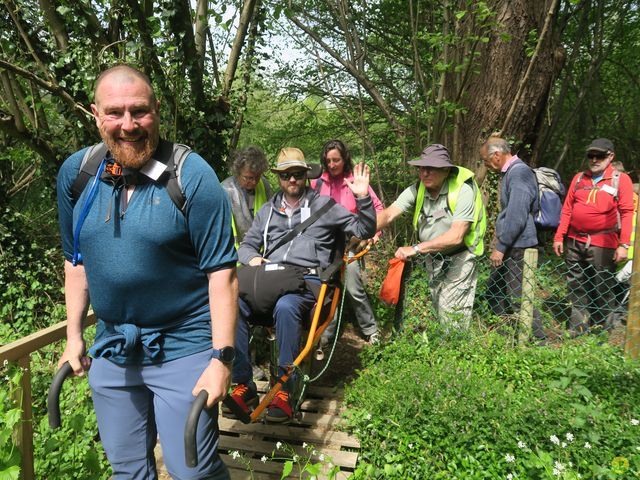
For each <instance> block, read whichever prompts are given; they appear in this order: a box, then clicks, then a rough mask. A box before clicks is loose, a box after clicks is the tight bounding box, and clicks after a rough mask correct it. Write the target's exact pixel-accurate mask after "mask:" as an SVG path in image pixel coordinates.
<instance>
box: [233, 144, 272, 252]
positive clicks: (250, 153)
mask: <svg viewBox="0 0 640 480" xmlns="http://www.w3.org/2000/svg"><path fill="white" fill-rule="evenodd" d="M268 166H269V164H268V163H267V157H265V155H264V152H263V151H262V150H260V149H259V148H258V147H254V146H249V147H245V148H243V149H241V150H236V151H235V152H233V154H232V155H231V158H230V165H229V167H230V169H231V171H232V172H233V176H231V177H229V178H227V179H225V180H224V181H223V182H222V187H223V188H224V190H225V191H226V192H227V195H229V200H231V211H232V212H233V224H232V227H233V235H234V237H235V239H236V247H237V246H238V245H239V244H240V242H242V239H243V238H244V234H245V233H246V232H247V230H249V227H251V223H252V222H253V217H254V215H255V213H256V212H257V211H258V210H260V208H261V207H262V205H264V204H265V203H266V202H267V200H269V199H270V198H271V196H272V195H273V193H272V192H271V187H270V186H269V182H267V180H266V179H265V178H263V177H262V174H263V173H264V172H265V171H266V170H267V168H268Z"/></svg>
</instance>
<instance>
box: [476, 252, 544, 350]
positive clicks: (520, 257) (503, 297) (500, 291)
mask: <svg viewBox="0 0 640 480" xmlns="http://www.w3.org/2000/svg"><path fill="white" fill-rule="evenodd" d="M524 251H525V249H524V248H511V249H509V250H507V252H506V253H505V256H504V259H503V261H502V265H500V266H499V267H498V268H493V269H491V274H490V275H489V280H488V281H487V293H486V298H487V301H488V303H489V307H491V311H492V312H493V313H494V314H495V315H498V316H502V315H507V314H513V313H517V312H519V311H520V298H521V297H522V267H523V264H524ZM538 258H539V257H538ZM533 336H534V337H535V338H538V339H542V338H545V333H544V330H543V328H542V319H541V318H540V312H539V311H538V309H537V308H534V309H533Z"/></svg>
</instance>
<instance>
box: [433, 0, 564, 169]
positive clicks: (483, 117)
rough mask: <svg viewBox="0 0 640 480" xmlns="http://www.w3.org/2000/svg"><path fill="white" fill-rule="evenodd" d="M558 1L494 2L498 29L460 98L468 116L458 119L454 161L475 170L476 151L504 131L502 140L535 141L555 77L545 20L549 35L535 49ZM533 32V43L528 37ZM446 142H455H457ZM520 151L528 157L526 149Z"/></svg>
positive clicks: (553, 38)
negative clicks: (534, 51)
mask: <svg viewBox="0 0 640 480" xmlns="http://www.w3.org/2000/svg"><path fill="white" fill-rule="evenodd" d="M555 3H557V2H556V0H493V1H492V2H490V8H491V9H492V10H493V11H494V12H495V13H496V15H495V17H494V19H495V21H496V23H497V26H495V27H494V28H493V29H492V31H491V32H490V33H488V37H489V41H488V42H486V43H480V44H479V46H478V51H479V53H480V56H479V68H478V71H479V72H480V74H479V75H476V76H475V78H473V79H472V81H471V82H469V86H468V87H467V89H466V92H465V93H464V94H463V96H462V98H461V103H462V105H463V106H464V112H461V113H460V115H458V116H457V117H456V128H455V129H454V130H456V131H459V132H464V134H463V135H460V137H459V138H458V139H457V140H458V142H456V146H457V148H456V149H455V150H454V151H453V152H452V154H453V160H454V163H457V164H460V165H464V166H466V167H469V168H471V169H476V167H478V166H479V163H480V158H479V155H478V148H479V147H480V145H481V143H482V142H483V141H484V140H485V139H486V138H487V137H488V136H489V135H490V134H491V133H492V132H493V131H501V132H500V133H501V135H502V136H503V137H505V138H507V139H515V140H518V141H522V143H523V144H524V145H533V144H534V143H535V139H536V136H537V134H538V128H537V127H538V125H537V124H538V119H539V118H540V113H541V112H542V111H543V109H544V107H545V104H546V100H547V95H548V92H549V89H550V87H551V85H552V82H553V80H554V77H555V74H556V73H557V65H556V63H557V62H555V60H554V53H555V50H556V45H557V42H558V39H557V38H556V35H555V32H554V24H553V22H552V21H551V22H547V23H548V28H547V31H546V32H545V36H544V38H543V40H542V42H541V43H540V45H539V46H538V48H537V50H536V53H535V54H534V55H533V56H532V55H531V51H532V50H533V49H534V48H535V47H536V42H537V40H538V36H539V35H540V34H541V33H542V32H543V30H544V26H545V20H546V19H547V17H548V15H549V14H550V13H551V14H553V13H555V10H553V11H551V12H550V7H551V6H553V5H555ZM534 29H535V32H536V34H535V36H533V35H531V36H532V37H534V42H531V41H530V38H529V36H530V32H533V30H534ZM502 32H508V33H509V35H510V38H509V39H504V38H501V33H502ZM528 53H529V54H528ZM532 61H533V63H532V65H531V68H529V64H530V62H532ZM523 78H524V79H526V81H525V82H524V83H522V82H521V80H522V79H523ZM510 112H511V113H510ZM507 117H508V120H507ZM505 121H507V124H506V125H505ZM503 127H504V128H503ZM448 136H451V134H448ZM446 140H447V142H451V143H452V140H453V139H452V138H447V139H446ZM518 153H519V154H520V155H521V156H524V157H528V156H529V153H528V152H525V151H523V150H520V151H519V152H518Z"/></svg>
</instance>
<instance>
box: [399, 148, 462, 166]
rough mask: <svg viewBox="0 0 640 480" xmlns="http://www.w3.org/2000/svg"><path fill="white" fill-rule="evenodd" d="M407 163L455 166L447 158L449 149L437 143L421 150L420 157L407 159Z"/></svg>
mask: <svg viewBox="0 0 640 480" xmlns="http://www.w3.org/2000/svg"><path fill="white" fill-rule="evenodd" d="M407 163H408V164H409V165H413V166H415V167H431V168H455V165H454V164H453V163H451V160H450V158H449V150H447V147H445V146H444V145H440V144H439V143H434V144H433V145H429V146H428V147H427V148H425V149H424V150H423V151H422V153H421V154H420V158H416V159H415V160H409V161H408V162H407Z"/></svg>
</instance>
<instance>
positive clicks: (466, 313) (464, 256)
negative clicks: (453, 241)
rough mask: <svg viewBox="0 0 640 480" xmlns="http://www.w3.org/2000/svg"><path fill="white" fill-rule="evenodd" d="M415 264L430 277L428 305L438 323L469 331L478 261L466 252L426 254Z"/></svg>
mask: <svg viewBox="0 0 640 480" xmlns="http://www.w3.org/2000/svg"><path fill="white" fill-rule="evenodd" d="M416 264H417V265H422V266H423V267H424V268H425V269H426V271H427V273H428V275H429V289H430V291H431V301H432V303H433V307H434V309H435V311H436V314H437V315H438V320H439V321H440V323H442V324H443V325H447V326H451V327H454V328H468V327H469V324H470V323H471V312H472V311H473V301H474V299H475V295H476V282H477V279H478V257H476V256H475V255H473V254H472V253H470V252H469V251H468V250H465V251H463V252H460V253H457V254H455V255H442V254H428V255H424V257H423V258H421V259H417V261H416Z"/></svg>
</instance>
